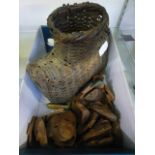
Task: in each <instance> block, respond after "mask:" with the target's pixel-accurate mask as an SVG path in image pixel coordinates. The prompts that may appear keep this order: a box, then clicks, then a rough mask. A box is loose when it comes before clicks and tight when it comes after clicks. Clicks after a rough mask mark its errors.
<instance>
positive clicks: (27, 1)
mask: <svg viewBox="0 0 155 155" xmlns="http://www.w3.org/2000/svg"><path fill="white" fill-rule="evenodd" d="M81 2H84V1H83V0H63V1H51V0H47V1H44V0H38V1H31V0H20V8H19V13H20V25H19V27H20V29H19V39H20V40H19V86H20V90H21V87H22V86H23V85H22V82H23V79H24V78H25V77H24V75H25V69H26V65H27V63H28V59H29V56H30V54H31V52H32V51H33V49H32V48H34V46H33V45H34V42H35V40H36V35H37V33H38V29H39V27H40V26H42V25H47V17H48V15H49V14H50V13H51V12H52V11H53V10H54V9H56V8H57V7H59V6H61V5H62V4H63V3H65V4H67V3H69V4H73V3H81ZM90 2H94V3H98V4H100V5H102V6H104V7H105V9H106V10H107V12H108V14H109V19H110V23H109V27H110V32H111V38H112V44H113V45H112V46H114V48H115V49H114V50H115V52H117V54H118V57H119V63H120V64H119V66H120V67H121V71H123V72H122V74H123V76H122V79H123V81H122V83H123V82H124V83H125V88H124V89H125V90H126V91H127V93H128V95H129V97H128V99H127V100H125V99H123V100H122V102H123V101H127V102H128V103H129V104H131V105H127V106H126V108H128V109H127V110H124V112H123V114H125V112H126V111H128V113H130V114H129V116H128V117H127V120H128V121H132V122H129V123H128V125H127V126H126V127H125V126H124V129H125V130H128V128H130V127H131V128H132V129H131V131H129V130H128V131H127V133H129V135H131V137H128V136H127V139H128V140H127V141H128V142H129V144H128V142H127V145H131V147H130V146H129V148H132V149H124V150H110V151H111V154H112V153H114V152H115V153H116V152H117V153H122V154H123V153H124V154H134V103H135V1H134V0H115V1H109V0H90ZM122 92H123V89H122ZM119 93H120V94H121V91H120V92H119ZM119 93H118V94H119ZM22 95H23V94H22ZM28 96H29V95H28ZM124 98H125V97H124ZM34 100H35V99H34ZM124 104H126V103H124ZM118 106H121V105H118ZM26 110H27V109H26ZM21 111H22V112H23V110H21ZM130 116H131V117H130ZM123 121H124V122H126V120H123ZM126 123H127V122H126ZM131 139H132V140H131ZM130 141H132V142H131V143H130ZM21 147H22V146H21ZM51 149H52V148H50V149H48V150H47V151H45V150H39V149H37V150H36V151H35V150H32V151H31V150H23V149H21V150H20V154H23V155H24V154H34V153H36V154H45V153H46V154H49V153H50V152H51ZM82 151H83V152H82ZM104 151H105V152H104V153H109V149H104ZM52 152H53V153H54V154H56V153H62V152H64V153H66V154H81V153H85V154H92V153H94V154H103V150H102V149H101V150H100V149H98V151H96V149H94V150H93V151H92V150H91V151H90V150H89V149H84V150H79V149H72V150H71V149H70V150H68V149H64V150H62V151H60V150H59V149H54V150H52Z"/></svg>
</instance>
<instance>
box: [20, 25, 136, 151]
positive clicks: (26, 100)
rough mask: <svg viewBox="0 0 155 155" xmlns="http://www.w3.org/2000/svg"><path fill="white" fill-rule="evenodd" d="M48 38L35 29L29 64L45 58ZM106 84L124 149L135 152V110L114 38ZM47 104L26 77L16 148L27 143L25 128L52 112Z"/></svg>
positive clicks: (45, 30) (45, 31)
mask: <svg viewBox="0 0 155 155" xmlns="http://www.w3.org/2000/svg"><path fill="white" fill-rule="evenodd" d="M48 38H49V34H48V32H47V27H45V26H42V27H40V28H39V29H38V31H37V35H36V39H35V42H34V45H33V48H32V52H31V55H30V58H29V61H32V60H34V59H38V58H39V57H41V56H43V55H45V54H46V53H47V51H49V50H50V48H49V47H48V46H47V39H48ZM106 81H107V83H108V85H109V86H110V87H111V89H112V91H113V92H114V94H115V101H114V105H115V106H116V108H117V109H118V111H119V112H120V123H121V129H122V131H123V134H124V136H123V137H124V145H125V147H127V148H132V149H133V148H134V143H135V112H134V111H135V110H134V104H133V102H134V101H133V99H132V97H131V95H130V91H129V87H128V84H127V81H126V79H125V75H124V67H123V65H122V62H121V59H120V56H119V52H118V50H117V46H116V44H115V41H114V39H113V37H112V38H111V44H110V48H109V58H108V64H107V67H106ZM48 102H49V101H48V100H47V99H46V98H45V97H44V96H43V95H42V93H41V92H40V91H39V90H38V89H37V87H36V86H35V85H34V84H33V82H32V81H31V80H30V79H29V77H28V75H27V74H26V73H25V76H24V78H23V81H22V84H21V92H20V99H19V104H20V105H19V117H20V120H19V123H20V124H19V145H20V147H21V146H23V145H24V144H25V143H26V141H27V134H26V131H27V126H28V123H29V122H30V120H31V118H32V116H33V115H37V116H41V115H44V114H47V113H49V112H51V110H49V109H47V107H46V103H48Z"/></svg>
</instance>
